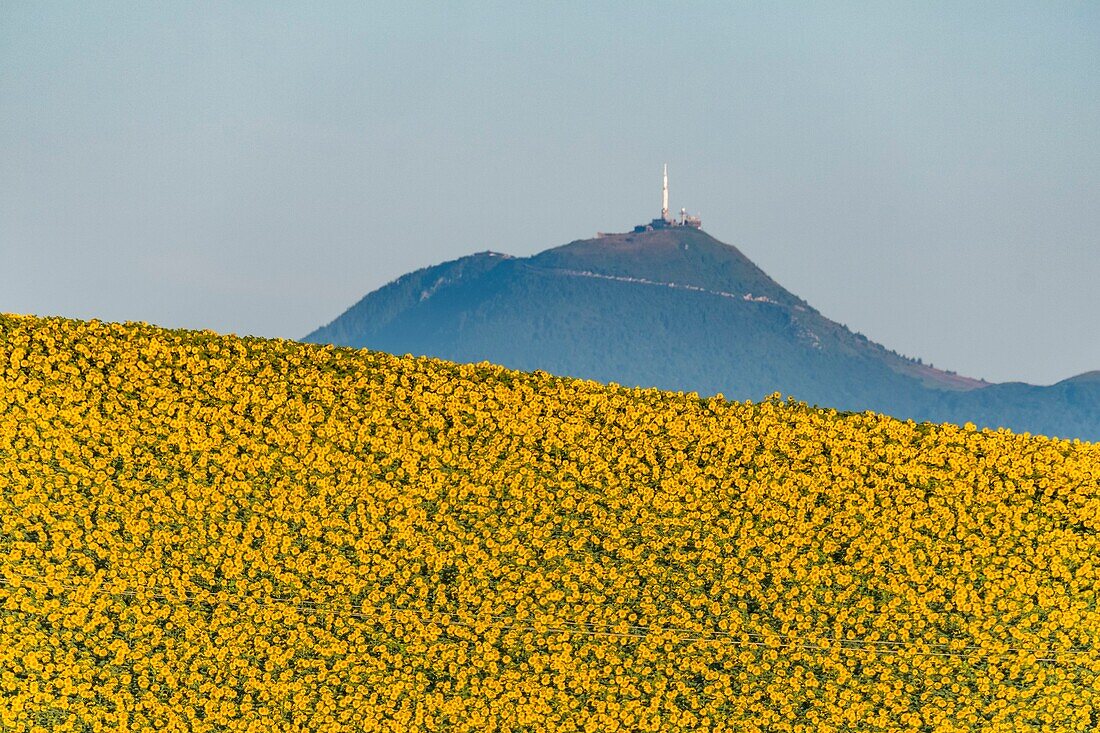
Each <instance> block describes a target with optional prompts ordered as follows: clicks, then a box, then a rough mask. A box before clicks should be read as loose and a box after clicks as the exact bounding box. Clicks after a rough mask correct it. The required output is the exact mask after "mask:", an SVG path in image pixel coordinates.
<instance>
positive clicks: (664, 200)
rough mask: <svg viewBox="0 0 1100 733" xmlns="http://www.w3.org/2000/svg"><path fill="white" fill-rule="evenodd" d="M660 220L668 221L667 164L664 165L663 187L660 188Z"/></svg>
mask: <svg viewBox="0 0 1100 733" xmlns="http://www.w3.org/2000/svg"><path fill="white" fill-rule="evenodd" d="M661 218H662V219H664V220H665V221H668V163H665V173H664V185H663V186H662V188H661Z"/></svg>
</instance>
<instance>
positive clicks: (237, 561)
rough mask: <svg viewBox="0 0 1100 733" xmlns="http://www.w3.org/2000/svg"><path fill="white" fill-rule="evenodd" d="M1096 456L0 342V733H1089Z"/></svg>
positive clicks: (955, 431)
mask: <svg viewBox="0 0 1100 733" xmlns="http://www.w3.org/2000/svg"><path fill="white" fill-rule="evenodd" d="M1098 529H1100V445H1094V444H1088V443H1081V442H1078V441H1063V440H1056V439H1050V438H1046V437H1043V436H1031V435H1026V434H1025V435H1018V434H1013V433H1010V432H1008V431H990V430H976V429H974V427H973V426H972V425H967V426H962V427H960V426H954V425H929V424H918V423H914V422H911V421H908V422H903V421H898V420H894V419H891V418H889V417H886V416H883V415H877V414H873V413H863V414H844V413H837V412H835V411H832V410H827V409H817V408H811V407H808V406H806V405H803V404H800V403H797V402H794V401H793V400H789V399H788V400H783V399H782V398H781V397H780V396H779V395H774V396H772V397H770V398H768V399H765V400H764V401H762V402H760V403H755V404H754V403H750V402H744V403H737V402H728V401H726V400H724V399H722V398H721V396H718V397H714V398H707V399H702V398H700V397H699V396H698V395H696V394H688V393H669V392H660V391H657V390H643V389H627V388H624V387H620V386H617V385H603V384H597V383H594V382H587V381H580V380H574V379H566V378H561V377H555V376H551V375H549V374H545V373H541V372H535V373H533V374H526V373H519V372H513V371H509V370H506V369H503V368H501V367H497V366H493V365H490V364H475V365H459V364H453V363H448V362H443V361H438V360H433V359H426V358H412V357H396V356H390V355H387V354H382V353H375V352H370V351H358V350H351V349H337V348H332V347H323V346H315V345H305V344H300V343H296V342H292V341H282V340H264V339H253V338H244V339H242V338H237V337H231V336H220V335H217V334H214V333H211V332H205V331H204V332H187V331H169V330H164V329H160V328H155V327H152V326H148V325H144V324H125V325H119V324H106V323H100V322H95V321H92V322H80V321H71V320H64V319H53V318H51V319H42V318H34V317H28V316H11V315H5V316H0V731H18V732H20V733H23V732H26V733H30V732H32V731H33V732H37V731H101V730H102V731H106V730H110V731H138V730H158V731H164V730H170V731H199V732H201V731H230V730H232V731H257V732H261V731H263V732H267V731H540V732H543V731H593V732H594V731H668V730H703V731H747V732H750V733H752V732H756V731H789V732H791V733H793V732H795V731H802V732H805V733H811V732H815V733H816V732H826V733H828V732H840V731H853V732H855V731H861V732H862V731H895V730H904V731H935V732H943V733H947V732H949V731H1092V730H1097V729H1100V650H1098V642H1100V609H1098V608H1097V595H1098V590H1100V536H1098V533H1097V530H1098Z"/></svg>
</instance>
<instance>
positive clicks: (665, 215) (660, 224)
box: [634, 163, 703, 232]
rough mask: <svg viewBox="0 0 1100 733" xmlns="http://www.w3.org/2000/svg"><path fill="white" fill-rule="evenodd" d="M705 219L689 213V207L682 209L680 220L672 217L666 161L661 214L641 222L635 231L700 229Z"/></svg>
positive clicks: (662, 185) (662, 184)
mask: <svg viewBox="0 0 1100 733" xmlns="http://www.w3.org/2000/svg"><path fill="white" fill-rule="evenodd" d="M702 226H703V221H702V220H701V219H700V218H699V217H698V216H692V215H690V214H688V213H687V209H680V220H679V221H676V219H674V218H672V217H671V216H670V215H669V211H668V163H665V167H664V172H663V174H662V179H661V216H660V217H658V218H656V219H654V220H653V221H651V222H649V223H648V224H639V225H638V226H636V227H634V231H635V232H648V231H652V230H654V229H668V228H669V227H692V228H694V229H700V228H702Z"/></svg>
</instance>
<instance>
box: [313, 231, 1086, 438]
mask: <svg viewBox="0 0 1100 733" xmlns="http://www.w3.org/2000/svg"><path fill="white" fill-rule="evenodd" d="M305 340H306V341H310V342H315V343H332V344H337V345H343V346H353V347H368V348H372V349H379V350H383V351H388V352H391V353H396V354H404V353H413V354H425V355H429V356H436V357H441V358H445V359H450V360H454V361H460V362H472V361H492V362H496V363H499V364H503V365H505V366H508V367H512V368H517V369H524V370H535V369H542V370H545V371H549V372H552V373H555V374H562V375H569V376H576V377H583V378H587V379H595V380H599V381H604V382H617V383H620V384H628V385H639V386H647V387H648V386H653V387H659V388H662V389H672V390H687V391H696V392H699V393H701V394H714V393H718V392H721V393H723V394H724V395H726V396H727V397H729V398H731V399H759V398H761V397H763V396H765V395H768V394H771V393H773V392H777V391H778V392H782V393H784V394H792V395H795V396H796V397H797V398H798V399H800V400H804V401H806V402H810V403H815V404H819V405H822V406H828V407H835V408H837V409H842V410H874V411H877V412H885V413H888V414H892V415H895V416H898V417H902V418H914V419H917V420H934V421H951V422H974V423H977V424H980V425H985V426H991V427H1001V426H1003V427H1010V428H1013V429H1015V430H1018V431H1030V432H1036V433H1045V434H1056V435H1060V436H1066V437H1081V438H1086V439H1097V438H1100V382H1097V381H1096V380H1091V379H1080V380H1067V381H1065V382H1061V383H1059V384H1057V385H1054V386H1052V387H1034V386H1031V385H1022V384H1005V385H990V384H988V383H986V382H982V381H979V380H975V379H970V378H967V377H962V376H959V375H956V374H953V373H950V372H945V371H941V370H937V369H933V368H932V367H929V366H927V365H924V364H922V363H920V362H919V361H915V360H912V359H908V358H905V357H903V356H901V355H899V354H897V353H895V352H893V351H890V350H888V349H886V348H885V347H883V346H881V345H879V344H876V343H874V342H872V341H870V340H868V339H867V338H866V337H864V336H862V335H861V334H858V333H853V332H852V331H850V330H849V329H848V328H846V327H845V326H842V325H840V324H838V323H836V322H834V321H831V320H829V319H828V318H826V317H825V316H823V315H821V313H819V312H818V311H817V310H816V309H814V308H813V307H812V306H810V305H809V304H808V303H806V302H805V301H804V300H802V299H801V298H799V297H798V296H796V295H794V294H793V293H791V292H789V291H788V290H786V289H785V288H783V287H782V286H781V285H779V284H778V283H776V282H775V281H774V280H772V279H771V278H770V277H768V275H767V274H766V273H765V272H764V271H762V270H761V269H760V268H759V267H757V266H756V265H755V264H753V263H752V262H751V261H750V260H749V259H748V258H747V257H745V255H744V254H742V253H741V252H740V251H739V250H738V249H737V248H736V247H732V246H730V245H728V244H724V243H722V242H719V241H718V240H716V239H714V238H713V237H711V236H710V235H709V234H707V233H706V232H704V231H702V230H700V229H697V228H693V227H687V226H672V227H668V228H658V229H645V230H643V231H635V232H630V233H625V234H611V235H604V236H600V237H598V238H596V239H586V240H579V241H575V242H571V243H569V244H566V245H563V246H561V247H556V248H554V249H550V250H547V251H545V252H542V253H540V254H537V255H534V256H532V257H511V256H508V255H503V254H499V253H495V252H482V253H478V254H474V255H470V256H468V257H463V258H461V259H458V260H454V261H452V262H446V263H443V264H440V265H436V266H434V267H428V268H425V269H422V270H418V271H416V272H413V273H410V274H408V275H404V276H402V277H400V278H398V279H397V280H395V281H394V282H392V283H390V284H388V285H386V286H384V287H382V288H380V289H378V290H376V291H375V292H373V293H370V294H369V295H367V296H366V297H364V298H363V299H362V300H360V301H359V302H358V303H356V304H355V305H354V306H352V307H351V308H350V309H348V310H347V311H346V312H345V313H344V314H343V315H341V316H340V317H339V318H337V319H336V320H335V321H333V322H332V323H330V324H329V325H327V326H324V327H322V328H319V329H317V330H316V331H314V332H313V333H311V334H309V335H308V336H307V337H306V338H305Z"/></svg>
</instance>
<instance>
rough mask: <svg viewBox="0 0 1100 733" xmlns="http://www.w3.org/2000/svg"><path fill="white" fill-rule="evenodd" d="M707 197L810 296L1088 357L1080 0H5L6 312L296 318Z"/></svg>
mask: <svg viewBox="0 0 1100 733" xmlns="http://www.w3.org/2000/svg"><path fill="white" fill-rule="evenodd" d="M666 161H667V162H668V164H669V170H670V178H671V199H672V201H671V203H672V207H673V208H674V209H675V210H679V208H680V207H681V206H686V207H687V208H688V209H689V211H696V212H699V213H701V214H702V217H703V226H704V229H705V230H707V231H708V232H710V233H711V234H713V235H714V236H715V237H717V238H718V239H720V240H722V241H725V242H728V243H730V244H734V245H736V246H737V247H739V248H740V249H741V250H742V251H743V252H745V254H746V255H748V256H749V257H750V258H751V259H753V260H754V261H755V262H756V263H757V264H759V265H760V266H761V267H762V268H763V269H764V270H765V271H766V272H768V273H769V274H770V275H771V276H772V277H774V278H775V279H776V280H778V281H779V282H780V283H781V284H782V285H784V286H785V287H787V288H788V289H790V290H792V291H793V292H795V293H796V294H798V295H800V296H802V297H803V298H805V299H806V300H808V301H809V302H810V303H811V304H813V305H814V306H816V307H817V308H819V309H820V310H821V311H822V312H823V313H824V314H825V315H826V316H828V317H830V318H833V319H834V320H837V321H840V322H842V323H845V324H847V325H848V326H849V327H851V328H852V329H853V330H856V331H860V332H862V333H864V334H866V335H867V336H868V337H870V338H872V339H874V340H877V341H879V342H881V343H883V344H885V345H886V346H887V347H889V348H893V349H896V350H898V351H900V352H902V353H905V354H909V355H913V356H921V357H922V358H923V359H924V360H925V361H926V362H927V361H931V362H933V363H934V364H936V365H937V366H941V367H944V368H949V369H954V370H956V371H959V372H960V373H964V374H968V375H971V376H975V377H985V378H987V379H991V380H995V381H1005V380H1026V381H1031V382H1036V383H1051V382H1054V381H1057V380H1059V379H1062V378H1065V377H1069V376H1071V375H1073V374H1076V373H1079V372H1083V371H1086V370H1091V369H1100V325H1098V321H1100V3H1043V2H1032V3H1028V4H1012V3H1004V2H991V3H982V4H965V5H960V4H959V3H955V2H947V3H942V4H940V3H930V2H914V3H909V4H888V3H870V2H868V3H859V4H829V3H821V2H813V3H805V4H776V3H772V2H761V3H744V4H736V5H734V4H731V3H727V2H717V3H713V4H693V5H685V4H684V3H675V4H673V3H668V4H661V5H656V4H652V5H642V4H638V3H634V2H629V3H628V2H625V1H624V2H619V3H612V4H607V3H603V4H601V3H593V2H577V3H570V4H568V5H565V6H563V7H556V4H551V3H541V2H540V3H534V2H532V3H516V2H503V3H498V4H480V3H476V4H475V3H466V2H463V3H456V4H452V6H451V7H444V6H443V4H438V5H434V4H433V5H411V4H407V3H404V2H401V3H392V4H389V3H387V4H381V3H367V4H364V3H346V4H325V3H317V2H309V3H293V4H292V3H286V4H276V3H269V2H263V3H237V4H231V3H221V2H219V3H200V2H174V3H131V2H127V3H118V4H114V3H92V2H74V3H42V2H37V1H34V2H26V3H21V2H13V1H12V0H4V2H2V3H0V311H4V312H18V313H36V314H41V315H66V316H74V317H81V318H91V317H95V318H101V319H107V320H143V321H149V322H152V323H157V324H160V325H165V326H173V327H174V326H186V327H190V328H210V329H213V330H217V331H222V332H235V333H241V334H245V333H250V334H259V335H271V336H286V337H301V336H303V335H304V334H305V333H307V332H308V331H310V330H312V329H313V328H314V327H316V326H318V325H321V324H324V323H327V322H329V321H331V320H332V319H333V318H334V317H336V316H337V315H338V314H339V313H341V312H342V311H343V310H344V309H345V308H346V307H348V306H350V305H351V304H352V303H353V302H354V301H356V300H357V299H358V298H359V297H361V296H362V295H364V294H365V293H367V292H368V291H370V290H373V289H375V288H377V287H378V286H380V285H382V284H384V283H386V282H388V281H389V280H392V279H393V278H395V277H397V276H399V275H401V274H403V273H405V272H407V271H409V270H411V269H415V268H419V267H423V266H427V265H431V264H435V263H437V262H440V261H442V260H447V259H453V258H455V257H458V256H461V255H464V254H468V253H471V252H474V251H479V250H484V249H493V250H498V251H503V252H508V253H511V254H516V255H525V254H531V253H534V252H537V251H539V250H542V249H546V248H548V247H551V246H555V245H558V244H562V243H565V242H568V241H571V240H573V239H579V238H585V237H589V236H592V235H593V234H594V233H595V232H596V231H597V230H604V231H623V230H625V229H627V228H629V227H630V226H632V225H633V224H636V223H639V222H642V221H644V220H647V219H649V218H652V217H653V216H655V215H657V213H658V210H659V208H660V169H661V164H662V163H664V162H666Z"/></svg>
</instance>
